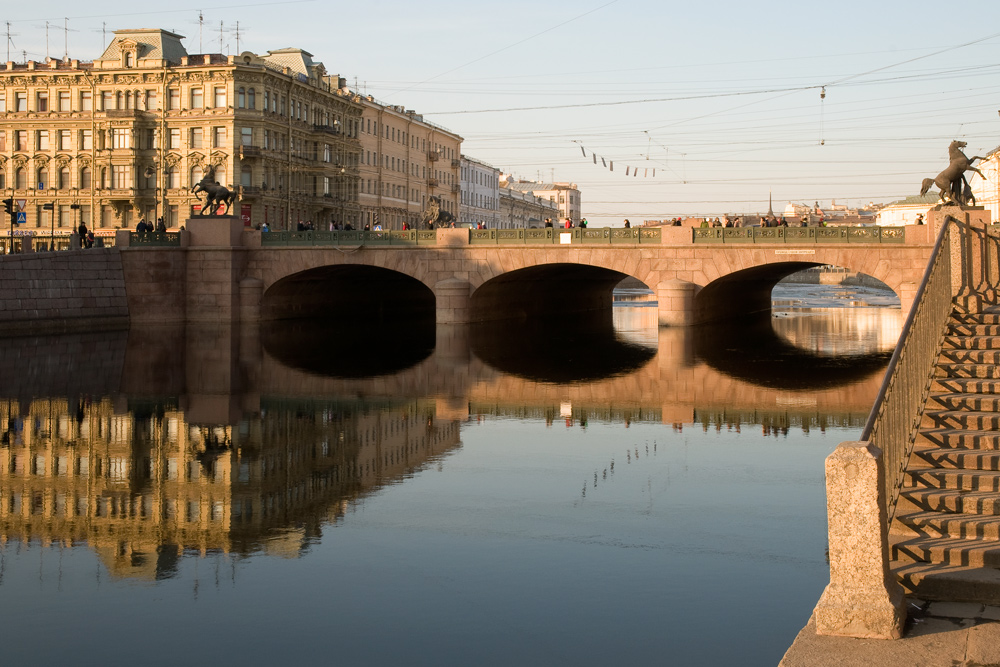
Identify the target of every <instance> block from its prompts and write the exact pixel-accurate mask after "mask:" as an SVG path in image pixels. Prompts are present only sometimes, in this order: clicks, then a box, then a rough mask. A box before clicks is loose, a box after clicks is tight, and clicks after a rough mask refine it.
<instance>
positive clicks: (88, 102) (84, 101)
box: [80, 90, 94, 111]
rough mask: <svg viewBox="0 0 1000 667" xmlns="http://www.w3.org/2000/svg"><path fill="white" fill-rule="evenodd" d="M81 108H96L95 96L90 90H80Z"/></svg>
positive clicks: (82, 109)
mask: <svg viewBox="0 0 1000 667" xmlns="http://www.w3.org/2000/svg"><path fill="white" fill-rule="evenodd" d="M80 110H81V111H93V110H94V96H93V94H92V93H91V92H90V91H89V90H81V91H80Z"/></svg>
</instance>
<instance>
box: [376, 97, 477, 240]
mask: <svg viewBox="0 0 1000 667" xmlns="http://www.w3.org/2000/svg"><path fill="white" fill-rule="evenodd" d="M361 104H362V106H363V107H364V114H363V116H362V118H361V131H360V133H359V135H358V136H359V138H360V139H361V165H360V169H359V174H360V184H359V194H358V202H359V206H360V208H361V219H362V224H364V225H368V226H370V227H371V228H372V229H374V228H375V226H376V225H379V226H381V227H382V228H383V229H402V228H403V223H407V224H408V225H409V226H410V227H411V228H414V229H416V228H417V225H419V224H420V222H421V214H422V213H423V212H424V211H425V210H427V208H428V205H429V204H430V198H431V197H437V198H438V199H439V200H440V210H441V211H446V212H448V213H451V214H452V216H454V217H456V218H457V217H458V212H459V209H458V203H459V193H460V191H461V180H460V175H459V169H460V156H461V154H462V137H460V136H459V135H457V134H455V133H454V132H451V131H449V130H446V129H445V128H443V127H441V126H440V125H435V124H434V123H431V122H430V121H427V120H424V118H423V116H421V115H420V114H418V113H416V112H415V111H412V110H409V109H406V108H404V107H402V106H393V105H389V104H385V103H382V102H379V101H378V100H376V99H375V98H373V97H371V96H370V95H369V96H367V97H362V98H361Z"/></svg>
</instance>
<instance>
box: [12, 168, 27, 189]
mask: <svg viewBox="0 0 1000 667" xmlns="http://www.w3.org/2000/svg"><path fill="white" fill-rule="evenodd" d="M27 188H28V172H26V171H25V170H24V167H18V168H17V169H15V170H14V189H15V190H26V189H27Z"/></svg>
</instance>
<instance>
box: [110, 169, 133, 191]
mask: <svg viewBox="0 0 1000 667" xmlns="http://www.w3.org/2000/svg"><path fill="white" fill-rule="evenodd" d="M111 178H112V180H111V187H112V188H113V189H115V190H124V189H126V188H130V187H132V170H131V168H129V166H128V165H124V164H116V165H113V166H112V172H111Z"/></svg>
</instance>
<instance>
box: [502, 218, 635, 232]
mask: <svg viewBox="0 0 1000 667" xmlns="http://www.w3.org/2000/svg"><path fill="white" fill-rule="evenodd" d="M625 222H628V220H626V221H625ZM545 226H546V227H555V226H556V225H555V223H554V222H553V221H552V218H545ZM576 226H577V227H580V228H581V229H585V228H586V227H587V219H586V218H583V219H581V220H580V224H579V225H576ZM625 226H626V227H627V226H628V225H625ZM562 227H563V228H565V229H572V228H573V227H574V225H573V220H572V219H570V218H566V220H565V221H564V222H563V223H562ZM484 229H485V227H484Z"/></svg>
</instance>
